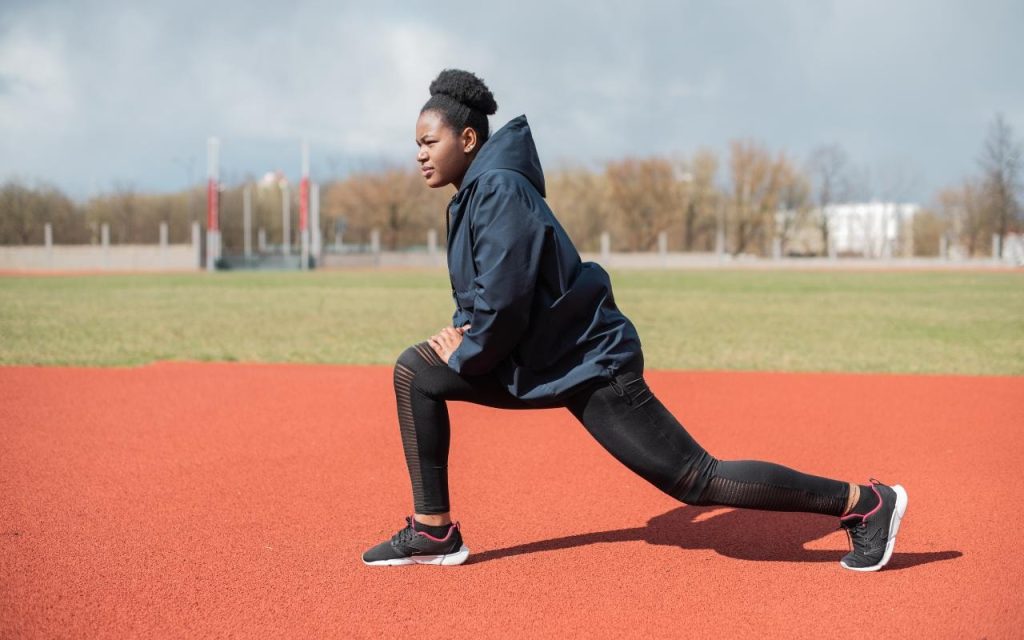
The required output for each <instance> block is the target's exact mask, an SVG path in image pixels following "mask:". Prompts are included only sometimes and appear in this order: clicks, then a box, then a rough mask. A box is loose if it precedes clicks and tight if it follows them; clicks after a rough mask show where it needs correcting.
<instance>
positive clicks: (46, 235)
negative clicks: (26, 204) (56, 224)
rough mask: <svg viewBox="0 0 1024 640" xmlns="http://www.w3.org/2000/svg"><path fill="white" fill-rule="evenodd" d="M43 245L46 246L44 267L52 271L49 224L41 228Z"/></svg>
mask: <svg viewBox="0 0 1024 640" xmlns="http://www.w3.org/2000/svg"><path fill="white" fill-rule="evenodd" d="M43 244H44V245H46V265H47V268H48V269H53V225H52V224H50V223H49V222H47V223H46V226H44V227H43Z"/></svg>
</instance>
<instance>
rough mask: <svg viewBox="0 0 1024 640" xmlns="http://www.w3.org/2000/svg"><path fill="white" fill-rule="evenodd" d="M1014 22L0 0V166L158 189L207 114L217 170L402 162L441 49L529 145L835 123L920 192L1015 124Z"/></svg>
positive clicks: (828, 132) (709, 137)
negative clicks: (1002, 126)
mask: <svg viewBox="0 0 1024 640" xmlns="http://www.w3.org/2000/svg"><path fill="white" fill-rule="evenodd" d="M1022 26H1024V5H1021V4H1020V3H1015V2H988V3H977V4H973V5H971V6H968V5H966V4H963V3H955V2H940V3H935V2H921V1H917V2H904V3H883V2H857V3H854V2H838V1H836V2H831V3H829V2H822V3H814V2H802V1H797V0H792V1H781V0H780V1H776V2H724V3H706V2H663V3H662V2H638V3H631V4H630V5H629V6H628V7H627V6H623V3H616V4H614V5H613V4H606V5H595V3H584V2H558V1H555V0H549V1H546V2H538V1H536V0H529V1H526V2H519V3H515V4H513V3H510V2H507V3H497V4H492V5H482V4H480V3H469V2H440V3H438V2H435V3H431V4H430V5H429V6H424V5H420V4H412V3H404V4H403V3H389V2H381V3H374V4H372V5H367V3H344V4H339V3H335V2H315V3H311V2H297V3H293V4H291V5H282V3H280V2H276V3H270V2H225V3H195V2H193V3H182V2H174V3H170V2H168V3H162V4H142V3H136V4H135V5H125V4H123V3H114V2H91V3H88V2H87V3H76V4H71V3H59V2H34V3H15V4H5V5H4V8H3V9H0V176H2V177H7V176H13V175H17V176H22V177H25V178H30V179H31V178H40V179H45V180H49V181H52V182H55V183H57V184H58V185H60V186H62V187H64V188H66V189H68V190H70V191H71V192H72V193H74V194H76V195H87V194H88V193H89V192H90V191H92V190H97V189H104V188H107V187H109V186H110V185H111V184H112V183H113V182H114V181H115V180H117V181H122V182H123V181H129V182H132V183H134V184H136V185H137V186H140V187H143V188H157V189H176V188H180V187H181V186H182V185H183V184H184V183H185V182H187V181H188V179H189V176H188V173H189V172H188V166H189V163H190V162H191V166H192V178H193V179H195V178H198V177H199V176H200V175H201V173H202V171H203V162H204V160H205V139H206V136H208V135H218V136H220V137H221V138H222V140H223V147H222V149H223V152H222V153H223V162H224V174H225V176H226V177H227V178H229V179H232V178H233V179H239V178H241V177H242V176H243V175H245V174H259V173H262V172H264V171H267V170H270V169H277V168H280V169H284V170H285V171H287V172H289V173H292V174H294V173H296V172H297V171H298V149H299V141H300V140H301V139H302V138H303V137H305V138H308V139H309V140H310V142H311V144H312V145H313V149H314V167H315V171H318V172H320V173H321V175H323V174H324V173H326V172H328V171H329V170H331V169H334V170H338V169H344V168H345V167H350V166H354V165H357V164H359V163H365V162H369V161H375V160H380V159H389V160H392V161H405V162H411V158H412V156H411V154H412V152H413V145H412V129H413V124H414V120H415V115H416V113H417V111H418V109H419V107H420V106H421V105H422V103H423V101H424V100H425V99H426V97H427V86H428V84H429V82H430V80H431V79H432V78H433V77H434V76H435V75H436V73H437V72H438V71H439V70H440V69H441V68H443V67H448V66H454V67H461V68H468V69H471V70H473V71H475V72H477V73H478V74H479V75H480V76H481V77H483V78H485V79H486V80H487V82H488V83H489V84H490V86H491V88H492V89H493V90H494V92H495V95H496V97H497V99H498V103H499V105H500V110H499V112H498V114H497V115H496V116H495V117H494V119H493V124H494V125H496V126H499V125H500V124H502V123H503V122H505V121H506V120H508V119H509V118H511V117H513V116H515V115H518V114H519V113H527V114H528V115H529V116H530V119H531V122H532V123H533V125H534V128H535V130H536V135H537V140H538V146H539V147H540V151H541V154H542V159H543V160H544V161H545V162H546V163H547V164H549V165H550V164H553V163H556V162H561V161H575V162H594V163H596V162H600V161H602V160H603V159H608V158H613V157H618V156H622V155H626V154H631V155H645V154H651V153H691V152H692V151H693V150H695V149H696V148H697V147H699V146H709V147H712V148H714V149H717V150H719V151H723V152H724V151H725V149H726V147H727V144H728V141H729V140H730V139H734V138H737V137H753V138H756V139H759V140H761V141H763V142H764V143H766V144H768V145H769V146H770V147H772V148H773V149H779V150H785V151H787V152H789V153H790V154H792V155H793V156H795V157H798V158H802V157H804V156H805V155H806V153H807V152H808V151H809V149H810V148H812V147H813V146H814V145H816V144H820V143H824V142H833V141H835V142H839V143H841V144H843V145H844V146H845V147H846V148H847V149H848V150H849V152H850V154H851V156H852V157H853V159H854V160H855V161H857V162H859V163H861V164H863V165H866V166H869V167H870V168H871V170H872V173H873V174H874V175H875V176H876V180H875V182H876V190H879V191H881V190H883V186H882V184H883V182H884V180H883V179H882V178H883V177H886V176H889V177H890V178H891V176H892V175H894V174H905V175H911V176H916V178H915V179H913V180H910V182H914V183H916V184H915V186H914V187H913V188H912V189H909V191H910V192H911V193H908V194H907V196H909V197H916V198H926V197H928V196H929V195H930V192H931V190H932V189H934V188H935V187H937V186H940V185H942V184H945V183H948V182H951V181H955V180H957V179H959V178H960V177H963V176H965V175H967V174H969V173H971V172H973V171H974V170H975V158H976V156H977V153H978V151H979V149H980V147H981V141H982V138H983V136H984V134H985V128H986V126H987V124H988V122H989V121H990V119H991V118H992V116H993V115H994V113H995V112H996V111H1002V112H1003V113H1004V114H1005V115H1006V116H1007V118H1008V120H1009V122H1010V123H1011V124H1012V125H1013V126H1014V128H1015V130H1016V131H1017V132H1018V135H1020V134H1022V133H1024V89H1022V85H1021V83H1020V82H1019V81H1015V78H1014V76H1015V73H1016V70H1015V69H1014V65H1015V63H1016V60H1019V59H1024V45H1022V44H1021V43H1020V39H1019V38H1018V37H1017V34H1018V33H1019V32H1020V29H1021V27H1022ZM901 180H902V181H903V182H907V179H905V178H901ZM891 181H892V180H891V179H890V182H891ZM882 195H884V194H882Z"/></svg>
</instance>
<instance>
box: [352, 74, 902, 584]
mask: <svg viewBox="0 0 1024 640" xmlns="http://www.w3.org/2000/svg"><path fill="white" fill-rule="evenodd" d="M430 95H431V97H430V99H429V100H428V101H427V103H426V105H425V106H424V107H423V109H422V110H421V111H420V115H419V119H418V120H417V122H416V145H417V147H418V149H419V153H418V154H417V156H416V159H417V161H418V162H419V165H420V168H421V170H422V172H423V178H424V179H425V180H426V183H427V185H428V186H430V187H433V188H439V187H444V186H446V185H449V184H450V185H454V187H455V189H456V192H455V195H454V196H453V197H452V200H451V202H450V203H449V205H448V216H447V218H448V234H447V237H448V271H449V274H450V276H451V285H452V296H453V298H454V301H455V314H454V316H453V318H452V326H451V327H445V328H443V329H441V330H440V331H439V332H438V333H437V334H436V335H434V336H433V337H431V338H430V339H429V340H427V341H426V342H422V343H419V344H416V345H414V346H412V347H409V348H408V349H406V350H405V352H403V353H402V354H401V356H400V357H399V358H398V362H397V363H396V364H395V370H394V384H395V397H396V399H397V401H398V422H399V427H400V430H401V435H402V445H403V448H404V449H405V461H406V464H407V465H408V467H409V475H410V477H411V479H412V494H413V502H414V506H415V510H414V514H413V515H412V516H409V517H407V518H406V526H405V527H404V528H403V529H401V530H400V531H398V533H396V534H395V535H394V536H393V537H392V538H391V539H390V540H386V541H384V542H381V543H380V544H378V545H376V546H375V547H373V548H371V549H369V550H368V551H366V552H365V553H364V554H363V561H364V562H365V563H366V564H370V565H407V564H437V565H457V564H462V563H463V562H465V561H466V558H467V557H468V556H469V549H468V548H467V547H466V546H465V545H464V544H463V541H462V534H461V532H460V531H459V524H458V523H452V520H451V516H450V511H451V509H450V505H449V503H448V446H449V438H450V428H449V422H448V408H447V405H446V402H447V401H448V400H457V401H462V402H472V403H475V404H481V405H486V406H490V407H498V408H501V409H534V408H540V407H565V408H567V409H568V410H569V411H570V412H572V414H573V415H574V416H575V417H576V418H577V419H578V420H579V421H580V422H581V423H582V424H583V426H584V427H585V428H586V429H587V431H589V432H590V434H591V435H592V436H593V437H594V438H596V439H597V441H598V442H599V443H600V444H601V445H602V446H603V447H604V448H605V449H607V450H608V452H609V453H611V454H612V455H613V456H614V457H615V458H616V459H617V460H619V461H620V462H622V463H623V464H624V465H626V466H627V467H629V468H630V469H632V470H633V471H634V472H635V473H637V474H638V475H640V476H641V477H643V478H644V479H645V480H647V481H648V482H650V483H651V484H653V485H654V486H656V487H657V488H658V489H660V490H661V491H664V492H665V493H667V494H668V495H670V496H672V497H674V498H676V499H678V500H680V501H682V502H684V503H686V504H690V505H722V506H728V507H742V508H747V509H766V510H773V511H801V512H808V513H821V514H827V515H832V516H835V517H837V518H839V524H840V526H841V527H842V528H843V529H845V530H846V532H847V534H848V536H849V540H850V546H851V551H850V553H848V554H847V555H846V556H844V557H843V558H842V560H841V561H840V564H841V565H842V566H843V567H845V568H847V569H853V570H855V571H875V570H878V569H881V568H882V567H883V566H885V564H886V563H887V562H888V561H889V558H890V556H891V555H892V550H893V545H894V543H895V541H896V532H897V530H898V529H899V525H900V519H901V518H902V517H903V514H904V512H905V511H906V508H907V493H906V491H905V490H904V489H903V487H901V486H899V485H895V486H892V487H889V486H886V485H884V484H881V483H879V482H878V481H876V480H873V479H872V480H871V481H870V483H869V484H865V485H857V484H851V483H847V482H841V481H838V480H832V479H829V478H822V477H818V476H812V475H807V474H805V473H801V472H799V471H795V470H793V469H789V468H787V467H783V466H781V465H778V464H774V463H771V462H760V461H754V460H719V459H718V458H715V457H714V456H712V455H711V454H710V453H708V452H707V451H705V450H704V449H703V448H702V447H701V446H700V445H699V444H698V443H697V442H696V441H695V440H694V439H693V438H692V437H691V436H690V434H689V433H687V431H686V430H685V429H684V428H683V426H682V425H681V424H679V421H677V420H676V419H675V417H673V416H672V414H671V413H669V411H668V410H667V409H666V408H665V406H664V405H662V403H661V402H659V401H658V399H657V398H656V397H655V396H654V395H653V394H652V393H651V390H650V389H649V388H648V386H647V384H646V382H645V381H644V378H643V371H644V357H643V351H642V350H641V347H640V339H639V337H638V335H637V332H636V329H635V328H634V327H633V324H632V323H631V322H630V321H629V319H628V318H626V316H624V315H623V314H622V312H621V311H619V309H618V307H617V306H616V304H615V299H614V297H613V296H612V287H611V281H610V279H609V277H608V274H607V273H606V272H605V271H604V270H603V269H602V268H601V267H600V266H599V265H597V264H595V263H590V262H587V263H583V262H581V261H580V257H579V254H578V253H577V251H576V248H575V247H574V246H573V244H572V242H571V241H570V240H569V236H568V235H566V233H565V231H564V230H563V229H562V227H561V225H560V224H559V223H558V221H557V220H556V219H555V216H554V214H552V212H551V210H550V209H549V208H548V206H547V204H546V203H545V201H544V196H545V190H544V174H543V173H542V172H541V166H540V161H539V160H538V157H537V150H536V147H535V146H534V143H533V138H532V136H531V134H530V127H529V125H528V124H527V122H526V117H525V116H519V117H518V118H515V119H513V120H512V121H510V122H509V123H508V124H506V125H505V126H504V127H502V128H501V129H500V130H499V131H497V132H496V133H494V135H490V129H489V126H488V121H487V116H488V115H491V114H493V113H495V111H497V104H496V103H495V101H494V97H493V95H492V94H491V92H490V91H489V90H488V89H487V87H486V86H485V85H484V83H483V81H481V80H480V79H479V78H477V77H476V76H475V75H473V74H472V73H469V72H466V71H458V70H450V69H449V70H445V71H443V72H441V74H440V75H439V76H438V77H437V79H436V80H435V81H434V82H433V83H431V85H430Z"/></svg>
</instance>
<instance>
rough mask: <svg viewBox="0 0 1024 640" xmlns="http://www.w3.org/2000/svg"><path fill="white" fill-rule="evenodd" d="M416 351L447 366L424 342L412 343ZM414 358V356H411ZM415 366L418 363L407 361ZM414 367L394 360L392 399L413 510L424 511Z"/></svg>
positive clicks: (428, 361) (426, 360)
mask: <svg viewBox="0 0 1024 640" xmlns="http://www.w3.org/2000/svg"><path fill="white" fill-rule="evenodd" d="M413 348H414V349H415V350H416V353H418V354H419V355H420V357H422V358H423V360H424V361H425V362H426V363H427V364H429V365H431V366H447V365H446V364H445V362H444V360H442V359H441V357H440V356H438V355H437V353H436V352H435V351H434V350H433V349H432V348H431V347H430V345H429V344H427V343H426V342H420V343H419V344H415V345H413ZM413 359H414V360H415V357H413ZM410 364H412V365H413V366H417V367H418V363H415V362H413V363H410ZM415 377H416V371H414V370H413V369H412V368H410V367H409V366H407V365H405V364H403V363H402V362H398V363H397V364H395V400H396V401H397V404H398V427H399V429H400V430H401V433H402V449H403V450H404V451H405V464H406V466H408V467H409V478H410V479H411V480H412V498H413V504H414V505H415V508H416V511H417V513H426V512H427V510H426V506H425V504H426V500H425V499H424V491H423V471H422V470H421V469H420V453H419V447H418V444H417V442H416V422H415V421H414V419H413V413H412V382H413V379H414V378H415Z"/></svg>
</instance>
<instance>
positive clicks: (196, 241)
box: [192, 220, 203, 269]
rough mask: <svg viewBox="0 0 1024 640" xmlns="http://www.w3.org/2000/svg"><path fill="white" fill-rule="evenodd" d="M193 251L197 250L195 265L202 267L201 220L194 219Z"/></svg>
mask: <svg viewBox="0 0 1024 640" xmlns="http://www.w3.org/2000/svg"><path fill="white" fill-rule="evenodd" d="M192 251H193V252H195V261H196V262H195V266H196V267H197V268H199V269H202V268H203V242H202V235H201V232H200V231H199V222H198V221H196V220H193V221H192Z"/></svg>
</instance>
